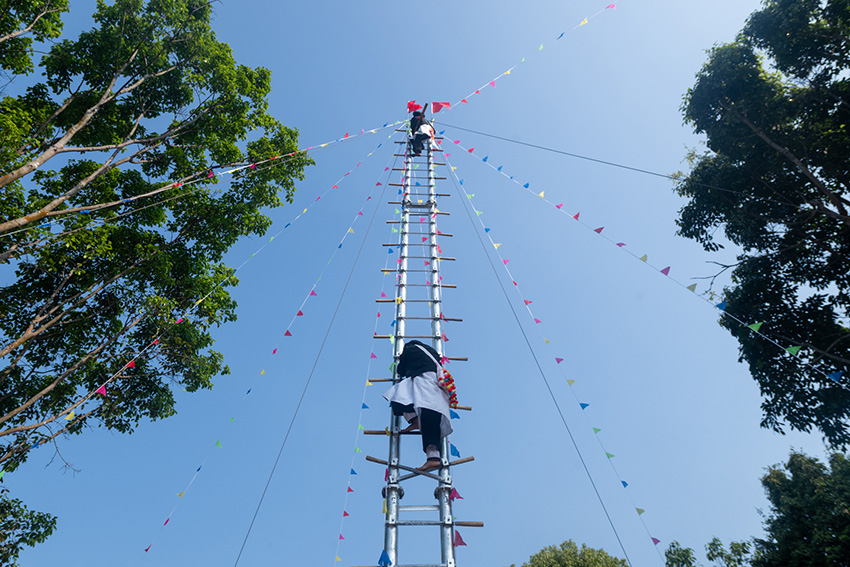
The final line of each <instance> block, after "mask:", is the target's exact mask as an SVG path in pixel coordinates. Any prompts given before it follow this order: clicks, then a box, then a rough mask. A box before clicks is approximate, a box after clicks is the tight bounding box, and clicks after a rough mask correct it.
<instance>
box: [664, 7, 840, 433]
mask: <svg viewBox="0 0 850 567" xmlns="http://www.w3.org/2000/svg"><path fill="white" fill-rule="evenodd" d="M847 37H850V5H848V3H847V2H846V1H843V0H842V1H828V2H821V1H819V0H766V1H765V2H764V6H763V9H762V10H760V11H758V12H755V13H754V14H752V15H751V16H750V18H749V21H748V22H747V24H746V26H745V28H744V30H743V31H742V33H741V34H740V35H739V37H738V39H737V40H736V41H735V42H733V43H730V44H725V45H718V46H716V47H714V48H713V49H711V50H710V51H709V57H708V61H707V62H706V63H705V65H704V66H703V68H702V70H701V71H700V72H699V73H698V75H697V78H696V83H695V84H694V86H693V87H692V88H691V89H690V90H688V92H687V95H686V96H685V99H684V103H683V105H682V111H683V113H684V116H685V120H686V121H687V122H688V123H689V124H691V125H692V126H693V128H694V131H695V132H697V133H700V134H704V135H705V136H706V142H707V146H708V150H709V151H708V152H706V153H705V154H704V155H702V156H698V157H697V160H696V163H695V164H694V167H693V168H692V171H691V172H690V174H689V175H688V176H687V177H685V178H684V179H683V180H682V181H681V182H680V184H679V185H678V188H677V190H678V192H679V194H681V195H682V196H684V197H686V198H687V199H688V203H687V204H686V205H685V206H684V207H683V208H682V209H681V211H680V216H679V219H678V221H677V223H678V226H679V234H680V235H682V236H685V237H687V238H692V239H694V240H696V241H698V242H700V243H701V244H702V245H703V246H704V248H705V249H706V250H709V251H717V250H719V249H720V248H722V247H723V246H724V241H723V240H722V239H720V238H719V234H718V233H717V230H718V229H719V228H722V229H723V230H722V233H720V234H722V235H724V236H725V238H726V240H728V242H731V243H732V244H734V245H735V246H737V247H739V248H740V250H741V252H740V253H739V254H738V256H737V260H736V261H735V262H734V263H733V264H731V265H724V266H723V270H724V271H725V270H731V285H730V286H728V287H727V288H726V289H725V290H724V291H725V295H724V299H725V301H726V302H727V306H726V311H727V312H728V313H729V314H730V315H733V316H734V317H735V318H737V319H739V320H740V321H743V322H745V324H750V323H755V322H765V325H764V327H763V328H762V329H761V331H762V332H763V333H764V334H766V335H768V336H769V337H770V338H771V339H773V340H774V341H776V342H777V343H778V344H779V346H777V345H775V344H772V343H771V342H769V341H767V340H765V339H764V338H762V337H759V336H757V335H756V334H755V333H753V332H751V331H750V330H749V329H747V328H746V327H745V326H743V325H741V324H740V323H738V322H736V321H735V320H733V319H732V318H727V317H724V318H722V319H721V325H722V326H724V327H725V328H727V329H728V330H729V332H730V333H731V334H732V335H733V336H735V337H736V338H737V339H738V342H739V345H740V358H741V360H742V361H746V362H747V363H748V364H749V367H750V371H751V373H752V375H753V377H754V378H755V379H756V381H757V382H758V383H759V386H760V389H761V393H762V396H763V398H764V401H763V404H762V410H763V420H762V426H764V427H768V428H772V429H774V430H776V431H783V430H784V427H785V426H790V427H791V428H792V429H797V430H801V431H809V430H811V429H812V428H816V429H818V430H819V431H820V432H821V433H822V434H823V436H824V437H825V439H826V440H827V442H828V443H830V444H831V445H833V446H837V447H846V446H847V444H848V443H850V430H848V418H850V382H848V381H847V378H848V376H847V375H850V329H849V328H848V317H850V214H848V207H850V200H848V196H850V195H849V193H850V171H849V170H848V163H850V162H848V153H847V148H848V147H850V82H848V79H847V73H846V71H847V69H848V63H850V59H849V58H848V56H850V42H848V41H847ZM794 347H802V348H801V349H800V350H799V353H798V354H794V351H796V350H797V349H796V348H794ZM786 348H791V349H792V350H791V351H790V352H789V351H786V350H785V349H786ZM836 372H844V374H845V378H844V380H843V384H844V386H845V387H841V386H840V385H839V384H837V383H836V382H834V381H833V380H831V379H829V378H828V377H827V376H828V375H829V374H834V373H836Z"/></svg>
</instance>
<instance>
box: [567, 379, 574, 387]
mask: <svg viewBox="0 0 850 567" xmlns="http://www.w3.org/2000/svg"><path fill="white" fill-rule="evenodd" d="M575 383H576V381H575V380H571V379H569V378H568V379H567V384H569V385H570V386H572V385H573V384H575Z"/></svg>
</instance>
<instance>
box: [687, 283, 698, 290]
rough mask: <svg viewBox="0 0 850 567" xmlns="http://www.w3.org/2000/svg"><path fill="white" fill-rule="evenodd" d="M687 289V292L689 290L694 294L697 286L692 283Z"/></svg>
mask: <svg viewBox="0 0 850 567" xmlns="http://www.w3.org/2000/svg"><path fill="white" fill-rule="evenodd" d="M688 289H689V290H691V291H693V292H696V290H697V284H695V283H692V284H691V285H689V286H688Z"/></svg>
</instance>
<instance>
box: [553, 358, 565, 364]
mask: <svg viewBox="0 0 850 567" xmlns="http://www.w3.org/2000/svg"><path fill="white" fill-rule="evenodd" d="M555 362H557V363H558V364H561V363H562V362H564V359H563V358H558V357H557V356H556V357H555Z"/></svg>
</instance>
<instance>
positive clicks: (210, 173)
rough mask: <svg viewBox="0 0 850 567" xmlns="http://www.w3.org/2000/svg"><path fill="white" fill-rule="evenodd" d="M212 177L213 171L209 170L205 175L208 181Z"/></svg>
mask: <svg viewBox="0 0 850 567" xmlns="http://www.w3.org/2000/svg"><path fill="white" fill-rule="evenodd" d="M214 175H215V173H213V170H210V172H209V173H207V179H209V178H210V177H213V176H214Z"/></svg>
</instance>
